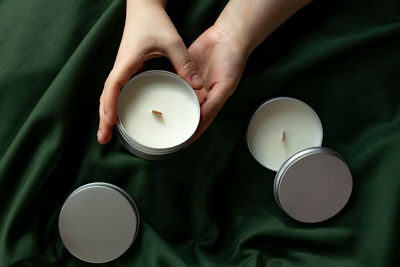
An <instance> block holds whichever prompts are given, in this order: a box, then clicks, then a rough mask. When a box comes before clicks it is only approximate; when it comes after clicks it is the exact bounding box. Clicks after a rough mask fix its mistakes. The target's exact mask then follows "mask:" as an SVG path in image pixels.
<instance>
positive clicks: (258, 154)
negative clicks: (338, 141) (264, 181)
mask: <svg viewBox="0 0 400 267" xmlns="http://www.w3.org/2000/svg"><path fill="white" fill-rule="evenodd" d="M322 136H323V133H322V125H321V122H320V120H319V118H318V116H317V114H316V113H315V112H314V111H313V110H312V109H311V108H310V107H309V106H308V105H307V104H305V103H304V102H302V101H300V100H297V99H294V98H289V97H279V98H275V99H272V100H269V101H267V102H265V103H264V104H263V105H261V106H260V107H259V108H258V109H257V111H256V112H255V113H254V115H253V117H252V118H251V120H250V123H249V128H248V130H247V143H248V146H249V149H250V151H251V153H252V155H253V156H254V158H255V159H256V160H257V161H258V162H259V163H260V164H261V165H263V166H264V167H267V168H268V169H271V170H274V171H277V170H278V169H279V168H280V167H281V165H282V164H283V162H284V161H285V160H287V159H288V158H289V157H290V156H291V155H293V154H295V153H296V152H298V151H300V150H303V149H306V148H309V147H315V146H321V144H322Z"/></svg>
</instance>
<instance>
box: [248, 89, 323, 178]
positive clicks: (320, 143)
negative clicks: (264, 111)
mask: <svg viewBox="0 0 400 267" xmlns="http://www.w3.org/2000/svg"><path fill="white" fill-rule="evenodd" d="M280 99H290V100H295V101H298V102H300V103H303V104H304V105H306V106H307V107H308V108H309V109H310V110H311V111H312V112H313V114H314V115H315V117H316V118H317V119H318V122H319V125H320V128H321V140H320V142H318V146H315V147H321V146H322V142H323V139H324V128H323V126H322V122H321V119H320V118H319V116H318V114H317V112H315V110H314V109H313V108H312V107H311V106H310V105H308V104H307V103H306V102H304V101H302V100H300V99H297V98H294V97H290V96H277V97H273V98H270V99H268V100H266V101H264V102H262V103H261V104H260V105H259V106H257V108H256V109H255V110H254V112H253V113H252V114H251V116H250V118H249V120H248V123H247V128H246V133H245V139H246V144H247V149H248V150H249V151H250V154H251V156H252V157H253V158H254V159H255V160H256V161H257V162H258V163H259V164H260V165H261V166H263V167H264V168H266V169H268V170H271V171H274V172H277V171H279V169H280V167H279V168H278V169H272V168H269V167H267V166H265V165H264V164H263V163H262V162H260V161H259V160H258V159H257V158H256V157H255V156H254V153H253V150H252V149H251V146H250V142H249V136H248V132H249V126H250V123H251V121H252V119H253V117H254V115H255V114H256V113H257V112H258V111H259V110H260V109H261V108H262V107H263V106H265V105H267V104H269V103H271V102H274V101H277V100H280ZM306 149H308V148H306ZM306 149H304V150H306ZM298 152H300V151H298ZM298 152H296V153H298ZM296 153H294V154H293V155H295V154H296ZM293 155H290V156H289V158H290V157H291V156H293ZM286 160H287V159H286Z"/></svg>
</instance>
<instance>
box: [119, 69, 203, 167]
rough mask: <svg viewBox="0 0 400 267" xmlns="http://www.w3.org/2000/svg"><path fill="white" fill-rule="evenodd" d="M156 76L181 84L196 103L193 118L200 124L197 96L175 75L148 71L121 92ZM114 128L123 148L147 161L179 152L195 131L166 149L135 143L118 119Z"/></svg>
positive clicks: (161, 71) (136, 77) (135, 77)
mask: <svg viewBox="0 0 400 267" xmlns="http://www.w3.org/2000/svg"><path fill="white" fill-rule="evenodd" d="M157 76H164V77H168V78H170V79H174V80H176V81H178V82H180V83H181V84H183V85H184V86H185V87H186V88H187V89H188V90H189V92H190V93H191V95H192V96H193V99H194V100H195V101H196V103H197V110H198V117H197V118H194V119H195V120H197V125H198V124H199V122H200V104H199V102H198V99H197V95H196V93H195V92H194V90H193V88H192V87H191V86H190V84H188V83H187V82H186V81H185V80H184V79H183V78H181V77H180V76H178V75H176V74H175V73H172V72H168V71H163V70H150V71H145V72H142V73H140V74H138V75H136V76H134V77H133V78H132V79H131V80H130V81H129V82H128V83H127V84H126V85H125V86H124V87H123V88H122V91H123V90H125V89H127V88H129V87H130V86H132V85H134V83H135V82H136V81H137V80H139V79H142V78H146V77H157ZM116 127H117V130H118V135H119V136H120V139H121V141H122V144H123V145H124V147H125V148H126V149H127V150H128V151H129V152H131V153H132V154H134V155H135V156H137V157H140V158H143V159H148V160H160V159H164V158H167V157H169V156H171V155H172V154H174V153H175V152H177V151H179V150H180V149H182V148H184V147H185V146H186V145H187V144H189V142H190V141H191V140H192V138H193V137H194V135H195V133H196V130H197V129H194V131H193V133H192V135H191V136H190V137H189V138H188V139H187V140H185V141H184V142H182V143H180V144H178V145H176V146H172V147H167V148H155V147H149V146H146V145H143V144H141V143H139V142H138V141H136V140H135V139H134V138H132V137H131V136H129V134H128V132H127V131H126V130H125V129H124V126H123V124H122V123H121V121H120V119H118V120H117V123H116Z"/></svg>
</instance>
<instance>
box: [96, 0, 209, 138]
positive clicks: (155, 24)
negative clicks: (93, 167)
mask: <svg viewBox="0 0 400 267" xmlns="http://www.w3.org/2000/svg"><path fill="white" fill-rule="evenodd" d="M164 6H165V2H164V1H162V0H147V1H143V0H127V10H126V21H125V28H124V33H123V36H122V40H121V44H120V47H119V50H118V54H117V58H116V60H115V63H114V66H113V69H112V70H111V72H110V74H109V76H108V78H107V80H106V82H105V84H104V89H103V92H102V94H101V97H100V106H99V117H100V122H99V130H98V132H97V139H98V142H99V143H100V144H105V143H107V142H108V141H109V140H110V139H111V136H112V127H113V125H114V124H115V123H116V121H117V118H118V111H117V104H118V97H119V94H120V89H121V87H122V86H124V85H125V84H126V83H127V82H128V80H129V79H130V78H131V76H132V75H133V74H135V73H137V72H138V71H140V69H141V68H142V67H143V64H144V63H145V62H146V61H147V60H148V59H151V58H154V57H160V56H165V57H167V58H169V60H170V61H171V63H172V65H173V66H174V68H175V70H176V71H177V73H178V75H180V76H181V77H183V78H184V79H185V80H186V81H187V82H188V83H189V84H190V85H191V86H192V87H193V88H195V89H198V88H202V87H203V82H202V79H201V77H200V76H199V75H198V74H197V70H196V68H195V65H194V64H193V62H192V61H191V60H190V58H189V54H188V51H187V49H186V46H185V44H184V42H183V41H182V38H181V37H180V36H179V34H178V32H177V30H176V29H175V27H174V25H173V23H172V22H171V20H170V18H169V17H168V15H167V14H166V12H165V10H164Z"/></svg>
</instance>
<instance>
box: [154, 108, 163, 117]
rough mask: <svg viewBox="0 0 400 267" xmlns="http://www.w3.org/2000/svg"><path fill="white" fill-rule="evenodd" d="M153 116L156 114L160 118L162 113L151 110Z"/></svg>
mask: <svg viewBox="0 0 400 267" xmlns="http://www.w3.org/2000/svg"><path fill="white" fill-rule="evenodd" d="M151 112H152V113H153V114H156V115H158V116H162V112H160V111H157V110H154V109H153V110H152V111H151Z"/></svg>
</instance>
